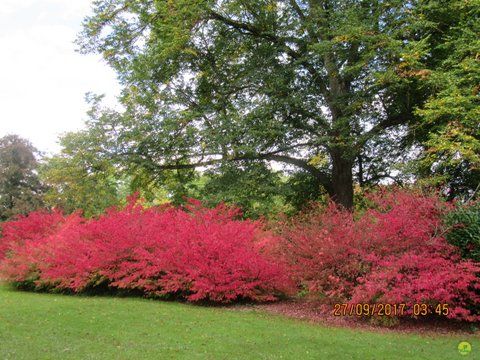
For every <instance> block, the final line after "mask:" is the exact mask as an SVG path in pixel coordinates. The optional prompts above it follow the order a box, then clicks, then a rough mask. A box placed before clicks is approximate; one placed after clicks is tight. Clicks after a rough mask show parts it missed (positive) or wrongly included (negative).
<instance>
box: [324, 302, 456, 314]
mask: <svg viewBox="0 0 480 360" xmlns="http://www.w3.org/2000/svg"><path fill="white" fill-rule="evenodd" d="M448 312H449V309H448V304H437V305H434V306H432V305H428V304H413V305H407V304H382V303H378V304H349V303H346V304H335V305H334V307H333V315H334V316H374V315H375V316H405V315H410V316H415V317H417V316H427V315H430V314H436V315H440V316H447V315H448Z"/></svg>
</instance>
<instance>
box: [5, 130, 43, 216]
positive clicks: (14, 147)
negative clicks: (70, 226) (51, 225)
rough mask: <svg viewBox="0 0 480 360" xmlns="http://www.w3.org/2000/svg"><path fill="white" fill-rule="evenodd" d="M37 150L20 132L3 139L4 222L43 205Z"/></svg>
mask: <svg viewBox="0 0 480 360" xmlns="http://www.w3.org/2000/svg"><path fill="white" fill-rule="evenodd" d="M37 155H38V151H37V149H35V148H34V147H33V146H32V144H31V143H30V142H29V141H27V140H25V139H22V138H21V137H19V136H17V135H6V136H4V137H2V138H0V221H4V220H7V219H8V218H10V217H12V216H14V215H18V214H27V213H29V212H30V211H33V210H36V209H37V208H39V207H41V206H42V205H43V201H42V196H43V192H44V190H45V188H44V186H43V185H42V184H41V183H40V181H39V179H38V176H37V167H38V161H37V158H36V156H37Z"/></svg>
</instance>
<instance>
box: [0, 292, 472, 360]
mask: <svg viewBox="0 0 480 360" xmlns="http://www.w3.org/2000/svg"><path fill="white" fill-rule="evenodd" d="M462 340H466V341H469V342H470V343H471V344H472V345H473V351H472V353H471V354H470V355H469V356H461V355H460V354H459V353H458V351H457V345H458V343H459V342H460V341H462ZM479 355H480V339H479V338H478V337H477V336H474V335H471V336H461V335H455V336H445V335H439V336H435V337H432V336H420V335H406V334H395V333H386V334H383V333H375V332H368V331H363V330H353V329H352V330H351V329H339V328H329V327H325V326H320V325H314V324H309V323H306V322H302V321H297V320H291V319H286V318H283V317H281V316H274V315H269V314H265V313H262V312H256V311H253V310H252V311H232V310H229V309H222V308H214V307H199V306H193V305H187V304H179V303H173V302H161V301H152V300H146V299H140V298H118V297H117V298H115V297H83V296H66V295H52V294H38V293H27V292H19V291H14V290H12V289H10V288H8V287H6V286H0V359H15V360H16V359H29V360H33V359H129V360H130V359H229V360H230V359H299V360H301V359H362V360H365V359H402V360H403V359H462V358H470V359H474V358H480V356H479Z"/></svg>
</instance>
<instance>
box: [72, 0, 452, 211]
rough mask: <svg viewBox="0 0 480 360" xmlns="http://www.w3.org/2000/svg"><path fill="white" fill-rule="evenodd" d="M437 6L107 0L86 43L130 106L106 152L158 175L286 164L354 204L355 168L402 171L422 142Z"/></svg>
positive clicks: (87, 27) (111, 128) (308, 0)
mask: <svg viewBox="0 0 480 360" xmlns="http://www.w3.org/2000/svg"><path fill="white" fill-rule="evenodd" d="M429 8H430V5H429V2H422V1H403V0H402V1H398V0H391V1H358V0H342V1H330V0H283V1H274V0H226V1H215V0H177V1H167V0H136V1H134V0H96V1H94V6H93V11H94V12H93V15H92V16H90V17H88V18H86V19H85V22H84V31H83V33H82V35H81V36H80V38H79V44H80V46H81V49H82V51H84V52H98V53H101V54H103V55H104V57H105V59H106V60H107V61H108V62H109V64H110V65H111V66H112V67H113V68H114V69H115V70H116V71H117V73H118V76H119V79H120V81H121V82H122V84H123V86H124V88H123V95H122V103H123V105H124V107H125V111H124V112H123V113H122V114H115V115H114V114H110V115H112V116H110V117H109V118H110V121H105V117H104V118H103V120H104V121H100V122H97V124H96V126H99V127H103V129H104V130H105V131H106V133H108V134H111V135H112V138H111V143H110V145H111V146H110V147H109V149H108V150H107V149H106V151H112V152H113V153H114V154H115V155H116V156H120V157H124V159H127V161H128V162H130V163H133V164H138V165H139V166H142V167H144V168H146V169H149V171H152V172H157V173H161V172H163V171H166V170H172V169H177V170H178V169H188V168H193V167H202V166H211V165H214V164H218V163H220V162H236V161H237V162H239V161H249V160H252V161H275V162H281V163H284V164H287V165H288V166H291V167H295V168H298V169H301V170H302V171H303V172H305V173H307V174H309V176H310V181H311V183H312V184H313V185H314V186H322V187H323V188H324V189H325V190H326V192H328V194H330V195H331V196H332V197H333V199H334V200H335V201H337V202H338V203H340V204H342V205H344V206H345V207H347V208H351V207H352V204H353V185H354V182H355V179H358V182H359V183H360V184H361V185H363V184H368V183H369V182H375V181H379V180H380V179H381V178H382V177H388V176H391V173H389V171H388V167H389V165H391V162H393V161H394V160H395V159H396V158H397V155H398V156H401V155H402V154H401V151H400V150H401V147H402V146H405V145H408V141H407V140H408V139H411V137H410V138H409V137H408V135H409V131H408V125H410V124H412V123H415V122H416V120H417V119H416V114H415V113H414V109H415V107H416V106H417V105H419V104H421V103H422V101H423V100H424V96H423V93H424V90H425V89H422V87H421V85H422V83H423V80H424V77H425V76H428V72H427V71H426V70H425V68H426V67H427V66H426V64H427V65H428V64H429V63H433V62H434V61H435V59H433V54H432V53H431V52H430V51H429V49H430V48H431V47H432V41H438V39H439V38H438V37H436V36H431V35H432V34H433V35H435V31H437V30H438V26H437V25H438V24H439V23H440V24H441V23H442V21H443V19H438V21H436V22H435V21H431V20H430V19H428V18H427V16H426V15H428V14H429V13H428V11H429ZM448 21H450V20H448ZM404 140H405V141H404ZM319 158H320V159H325V161H320V162H318V161H316V159H319Z"/></svg>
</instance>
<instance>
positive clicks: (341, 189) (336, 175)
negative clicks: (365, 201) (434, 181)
mask: <svg viewBox="0 0 480 360" xmlns="http://www.w3.org/2000/svg"><path fill="white" fill-rule="evenodd" d="M332 166H333V168H332V198H333V201H335V203H337V204H339V205H342V206H343V207H344V208H345V209H348V210H352V209H353V171H352V168H353V161H352V160H350V159H345V158H344V157H342V154H341V153H336V154H333V155H332Z"/></svg>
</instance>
